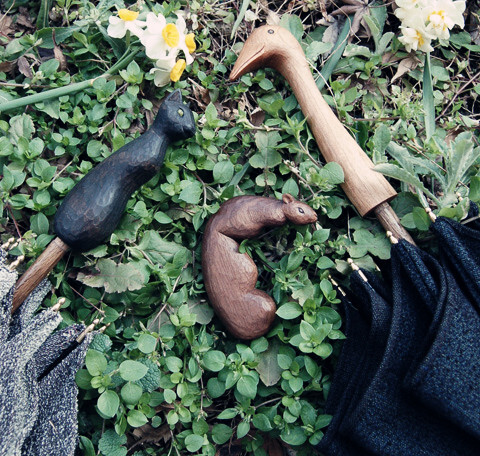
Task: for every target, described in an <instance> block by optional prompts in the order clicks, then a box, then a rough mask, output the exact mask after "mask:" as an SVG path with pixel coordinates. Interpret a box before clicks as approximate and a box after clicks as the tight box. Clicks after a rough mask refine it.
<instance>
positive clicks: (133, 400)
mask: <svg viewBox="0 0 480 456" xmlns="http://www.w3.org/2000/svg"><path fill="white" fill-rule="evenodd" d="M142 393H143V389H142V387H141V386H139V385H137V384H135V383H131V382H128V383H125V385H123V387H122V390H121V391H120V396H122V399H123V401H124V402H125V403H126V404H129V405H135V404H137V403H138V401H139V400H140V398H141V397H142Z"/></svg>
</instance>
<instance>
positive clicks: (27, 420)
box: [0, 249, 92, 456]
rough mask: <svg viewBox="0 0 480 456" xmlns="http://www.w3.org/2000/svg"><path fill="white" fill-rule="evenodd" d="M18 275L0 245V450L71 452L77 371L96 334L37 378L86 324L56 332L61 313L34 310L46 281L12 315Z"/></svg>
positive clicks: (6, 453) (53, 455)
mask: <svg viewBox="0 0 480 456" xmlns="http://www.w3.org/2000/svg"><path fill="white" fill-rule="evenodd" d="M16 279H17V273H16V272H15V271H9V270H8V268H7V267H6V254H5V252H3V251H1V249H0V455H1V456H24V455H31V456H34V455H35V456H42V455H49V456H57V455H58V456H72V455H73V454H74V452H75V447H76V443H77V400H76V398H77V392H78V390H77V387H76V384H75V373H76V371H77V370H78V369H79V368H80V366H81V364H82V362H83V359H84V356H85V353H86V350H87V348H88V345H89V343H90V341H91V338H92V336H91V335H89V336H87V337H86V338H85V339H84V341H83V342H82V343H81V344H80V345H78V346H77V347H76V348H75V349H74V350H73V351H72V352H71V353H69V354H68V356H66V357H65V359H63V360H62V361H61V362H60V363H59V364H58V365H57V366H55V368H53V369H51V371H50V372H48V374H46V375H45V377H44V378H42V379H41V381H38V380H37V379H38V377H39V375H40V374H42V373H43V372H44V371H45V370H47V371H48V369H47V368H49V367H51V363H52V362H53V361H54V360H55V359H57V358H58V356H59V355H60V354H62V352H64V350H65V349H67V348H68V347H69V346H70V344H71V343H72V342H74V341H75V339H76V338H77V337H78V334H79V333H80V332H81V331H82V330H83V329H84V326H82V325H73V326H70V327H68V328H66V329H64V330H62V331H58V332H57V333H55V334H52V332H53V331H54V330H55V328H56V327H57V326H58V325H59V323H60V322H61V321H62V318H61V316H60V315H59V313H56V312H53V311H52V310H50V309H47V310H45V311H43V312H41V313H39V314H37V315H34V313H35V311H36V310H37V309H38V307H39V306H40V304H41V302H42V301H43V299H44V297H45V295H46V293H48V291H49V289H50V285H49V283H48V281H43V282H42V283H41V284H40V285H39V286H38V287H37V288H36V289H35V290H34V291H33V292H32V293H31V295H30V296H29V297H28V298H27V299H26V301H25V302H24V303H23V304H22V306H21V307H20V308H19V309H18V310H17V312H15V314H14V315H13V316H11V315H10V313H11V304H12V297H13V287H14V284H15V281H16Z"/></svg>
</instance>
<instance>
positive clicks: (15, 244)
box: [8, 241, 19, 250]
mask: <svg viewBox="0 0 480 456" xmlns="http://www.w3.org/2000/svg"><path fill="white" fill-rule="evenodd" d="M18 244H19V242H18V241H15V242H14V243H13V244H10V246H9V247H8V250H13V249H14V248H15V247H17V245H18Z"/></svg>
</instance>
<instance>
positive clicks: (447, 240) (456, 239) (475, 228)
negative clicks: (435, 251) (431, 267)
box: [431, 203, 480, 311]
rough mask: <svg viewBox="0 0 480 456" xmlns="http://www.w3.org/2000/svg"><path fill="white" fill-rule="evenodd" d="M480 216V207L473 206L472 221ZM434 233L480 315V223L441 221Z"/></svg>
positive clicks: (443, 253)
mask: <svg viewBox="0 0 480 456" xmlns="http://www.w3.org/2000/svg"><path fill="white" fill-rule="evenodd" d="M477 215H478V207H477V206H476V205H475V204H474V203H471V205H470V211H469V213H468V218H472V217H475V216H477ZM431 229H432V231H433V232H434V233H435V235H436V237H437V238H438V239H439V243H438V244H439V249H440V252H441V254H442V259H443V261H444V263H445V265H446V266H448V267H449V270H450V271H451V273H452V275H453V277H454V278H455V280H456V281H457V283H458V284H459V285H460V287H461V288H462V289H463V290H465V293H466V294H467V296H468V297H469V298H470V300H471V302H472V304H473V305H474V306H476V307H477V310H478V311H480V220H478V219H477V220H476V221H474V222H472V223H469V224H466V225H462V224H460V223H458V222H456V221H455V220H451V219H448V218H445V217H438V218H437V220H436V221H435V223H433V224H432V226H431Z"/></svg>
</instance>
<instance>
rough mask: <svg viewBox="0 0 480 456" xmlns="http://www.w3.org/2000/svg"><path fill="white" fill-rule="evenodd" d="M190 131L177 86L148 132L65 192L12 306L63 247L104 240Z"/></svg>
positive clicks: (86, 246)
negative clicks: (48, 237) (49, 237)
mask: <svg viewBox="0 0 480 456" xmlns="http://www.w3.org/2000/svg"><path fill="white" fill-rule="evenodd" d="M194 134H195V120H194V118H193V113H192V111H191V110H190V109H189V108H188V106H187V105H186V104H184V103H183V102H182V95H181V92H180V90H175V91H174V92H173V93H171V94H170V95H169V96H168V97H167V98H166V99H165V100H164V102H163V103H162V104H161V106H160V109H159V110H158V114H157V117H156V119H155V121H154V123H153V125H152V127H151V128H150V129H149V130H148V131H147V132H146V133H144V134H143V135H141V136H139V137H138V138H136V139H134V140H133V141H131V142H129V143H128V144H126V145H125V146H123V147H121V148H120V149H119V150H117V151H116V152H115V153H113V154H112V155H110V156H109V157H108V158H107V159H105V160H104V161H103V162H102V163H100V164H98V165H97V166H96V167H95V168H93V170H91V171H90V172H89V173H88V174H87V175H86V176H85V177H84V178H83V179H82V180H81V181H80V182H78V183H77V185H75V187H74V188H73V189H72V190H71V192H70V193H69V194H68V195H67V196H66V197H65V199H64V200H63V202H62V204H61V205H60V207H59V208H58V210H57V213H56V214H55V219H54V230H55V233H56V234H57V236H58V238H56V239H54V241H52V243H51V244H50V245H49V246H48V247H47V249H46V250H45V252H43V253H42V255H41V256H40V257H39V258H38V259H37V261H36V262H35V263H34V264H33V265H32V266H31V267H30V269H28V271H27V272H26V273H25V274H24V275H23V276H22V277H21V278H20V280H19V281H18V284H17V290H16V291H15V295H14V298H13V300H14V309H16V308H17V307H18V306H20V304H21V303H22V302H23V301H24V300H25V298H26V297H27V296H28V295H29V294H30V293H31V292H32V290H33V289H34V288H35V286H37V285H38V284H39V283H40V282H41V281H42V279H43V278H44V277H46V276H47V275H48V273H49V272H50V271H51V270H52V269H53V267H54V266H55V264H56V263H57V262H58V261H59V260H60V258H61V257H62V255H63V253H64V252H65V251H66V249H68V248H72V249H74V250H78V251H86V250H90V249H92V248H94V247H96V246H97V245H99V244H100V243H101V242H103V241H104V240H105V239H107V238H108V236H110V234H112V232H113V230H114V229H115V228H116V226H117V224H118V222H119V221H120V218H121V217H122V214H123V211H124V210H125V206H126V204H127V201H128V199H129V198H130V196H131V195H132V193H133V192H134V191H135V190H137V189H138V188H139V187H140V186H142V185H143V184H145V183H146V182H147V181H149V180H150V179H151V178H152V177H153V176H154V175H155V174H156V173H157V172H158V171H159V169H160V168H161V166H162V163H163V159H164V157H165V153H166V150H167V146H168V145H169V144H170V143H171V142H172V141H177V140H181V139H186V138H189V137H191V136H193V135H194ZM59 246H62V248H59ZM64 246H65V248H63V247H64ZM62 252H63V253H62ZM49 255H51V257H49ZM37 263H38V264H37ZM15 306H16V307H15Z"/></svg>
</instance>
